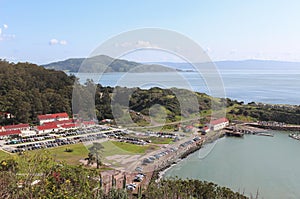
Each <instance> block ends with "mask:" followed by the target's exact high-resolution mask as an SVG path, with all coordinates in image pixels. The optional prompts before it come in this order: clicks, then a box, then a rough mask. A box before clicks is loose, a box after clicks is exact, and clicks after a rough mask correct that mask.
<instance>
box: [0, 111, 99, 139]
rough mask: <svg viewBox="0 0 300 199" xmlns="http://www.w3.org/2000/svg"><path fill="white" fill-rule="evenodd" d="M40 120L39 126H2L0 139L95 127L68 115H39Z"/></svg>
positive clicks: (90, 123)
mask: <svg viewBox="0 0 300 199" xmlns="http://www.w3.org/2000/svg"><path fill="white" fill-rule="evenodd" d="M38 120H39V125H38V126H30V125H29V124H16V125H7V126H0V138H2V139H3V138H6V137H8V136H13V135H21V136H29V135H36V134H45V133H51V132H58V131H60V130H69V129H75V128H79V127H85V126H93V125H95V122H94V121H82V122H78V121H75V120H73V119H72V118H70V117H69V115H68V114H67V113H55V114H46V115H39V116H38Z"/></svg>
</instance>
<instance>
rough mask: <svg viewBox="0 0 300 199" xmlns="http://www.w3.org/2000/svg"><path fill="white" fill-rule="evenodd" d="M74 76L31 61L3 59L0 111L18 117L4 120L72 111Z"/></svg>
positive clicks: (1, 62)
mask: <svg viewBox="0 0 300 199" xmlns="http://www.w3.org/2000/svg"><path fill="white" fill-rule="evenodd" d="M74 80H75V77H72V76H70V77H68V76H67V75H66V74H65V73H64V72H61V71H54V70H47V69H45V68H43V67H41V66H37V65H35V64H31V63H17V64H14V63H9V62H6V61H0V85H1V86H0V112H9V113H11V114H12V115H13V116H14V117H15V118H14V119H11V120H5V121H1V122H0V124H1V123H2V124H3V123H19V122H23V123H25V122H34V121H35V119H36V116H37V115H38V114H45V113H56V112H67V113H69V114H71V96H72V86H73V84H74Z"/></svg>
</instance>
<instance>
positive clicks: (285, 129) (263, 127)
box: [247, 124, 300, 131]
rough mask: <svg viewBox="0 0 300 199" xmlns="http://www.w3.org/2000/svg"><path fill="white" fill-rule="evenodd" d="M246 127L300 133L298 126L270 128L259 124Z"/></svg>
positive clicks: (299, 126) (270, 126)
mask: <svg viewBox="0 0 300 199" xmlns="http://www.w3.org/2000/svg"><path fill="white" fill-rule="evenodd" d="M247 125H248V126H252V127H256V128H261V129H271V130H276V131H300V125H285V126H272V125H260V124H247Z"/></svg>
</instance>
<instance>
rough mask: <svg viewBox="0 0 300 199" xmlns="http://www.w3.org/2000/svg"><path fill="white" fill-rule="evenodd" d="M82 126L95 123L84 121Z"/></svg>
mask: <svg viewBox="0 0 300 199" xmlns="http://www.w3.org/2000/svg"><path fill="white" fill-rule="evenodd" d="M82 124H84V125H94V124H95V122H94V121H83V122H82Z"/></svg>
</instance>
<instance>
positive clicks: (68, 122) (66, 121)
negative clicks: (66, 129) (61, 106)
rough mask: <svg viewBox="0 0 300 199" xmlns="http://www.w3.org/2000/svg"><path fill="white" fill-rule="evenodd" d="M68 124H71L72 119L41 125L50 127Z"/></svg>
mask: <svg viewBox="0 0 300 199" xmlns="http://www.w3.org/2000/svg"><path fill="white" fill-rule="evenodd" d="M70 123H73V120H72V119H69V120H61V121H54V122H45V123H43V125H50V124H56V125H62V124H70Z"/></svg>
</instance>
